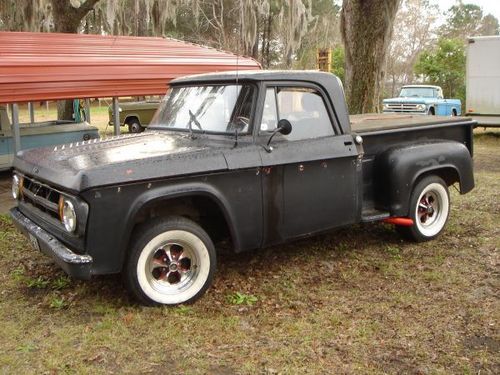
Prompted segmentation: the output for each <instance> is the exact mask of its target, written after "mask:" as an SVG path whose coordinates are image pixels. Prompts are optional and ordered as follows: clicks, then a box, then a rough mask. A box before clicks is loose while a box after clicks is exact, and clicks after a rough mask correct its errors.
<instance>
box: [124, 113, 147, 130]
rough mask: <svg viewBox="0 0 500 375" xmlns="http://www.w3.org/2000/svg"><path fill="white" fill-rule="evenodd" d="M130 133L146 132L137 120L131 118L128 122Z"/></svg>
mask: <svg viewBox="0 0 500 375" xmlns="http://www.w3.org/2000/svg"><path fill="white" fill-rule="evenodd" d="M127 125H128V131H129V132H130V133H141V132H143V131H144V128H143V127H142V126H141V123H140V122H139V120H138V119H137V118H135V117H134V118H131V119H129V120H127Z"/></svg>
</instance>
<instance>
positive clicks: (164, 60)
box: [0, 32, 260, 169]
mask: <svg viewBox="0 0 500 375" xmlns="http://www.w3.org/2000/svg"><path fill="white" fill-rule="evenodd" d="M0 56H1V57H0V105H5V104H11V105H12V106H11V113H12V126H9V123H10V121H9V123H8V122H7V119H8V118H7V117H5V116H6V113H5V116H4V117H3V120H4V121H3V124H2V131H1V132H0V148H1V150H0V169H5V168H9V167H10V165H11V160H12V158H13V154H14V153H15V152H17V151H20V150H22V149H26V148H31V147H34V146H37V145H38V146H47V145H54V144H59V143H71V142H75V143H76V142H80V141H82V140H83V138H82V137H83V136H84V135H85V134H90V137H91V138H94V137H97V136H98V132H97V129H96V128H93V127H90V126H89V125H88V124H86V123H80V124H78V123H73V124H71V123H70V124H66V125H62V124H60V123H55V122H54V123H52V124H48V123H44V124H42V127H43V128H41V127H40V128H37V127H34V126H33V127H32V126H22V125H20V124H19V116H18V112H19V109H18V106H17V103H32V102H38V101H45V100H63V99H73V98H80V99H88V98H101V97H113V98H114V99H113V108H114V116H115V117H118V99H117V98H118V97H122V96H144V95H163V94H165V92H166V89H167V85H168V82H170V81H171V80H172V79H174V78H177V77H180V76H183V75H186V74H193V73H206V72H218V71H227V70H233V69H236V68H240V69H260V65H259V63H258V62H256V61H255V60H253V59H250V58H244V57H238V56H236V55H234V54H231V53H227V52H223V51H219V50H216V49H213V48H208V47H203V46H199V45H195V44H191V43H186V42H182V41H179V40H174V39H167V38H139V37H123V36H102V35H83V34H58V33H25V32H0ZM87 104H88V102H87ZM32 107H33V106H32V105H30V108H32ZM32 118H33V116H32ZM88 120H89V121H88V122H90V119H88ZM31 122H34V121H33V120H32V121H31ZM9 128H10V129H9ZM114 130H115V134H119V133H120V127H119V123H118V124H117V125H115V127H114ZM82 131H83V132H84V133H83V134H81V132H82ZM58 133H65V134H64V136H63V137H62V134H58ZM34 134H37V137H35V138H33V135H34ZM56 134H58V135H56ZM25 136H26V139H24V137H25ZM61 137H62V138H61ZM22 138H23V139H22ZM28 138H29V139H28ZM86 138H87V137H86Z"/></svg>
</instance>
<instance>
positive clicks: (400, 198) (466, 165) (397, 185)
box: [375, 141, 474, 216]
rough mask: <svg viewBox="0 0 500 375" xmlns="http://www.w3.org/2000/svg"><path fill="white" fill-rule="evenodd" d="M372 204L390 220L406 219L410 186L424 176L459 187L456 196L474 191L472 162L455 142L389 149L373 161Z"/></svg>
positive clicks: (469, 156) (465, 149) (465, 148)
mask: <svg viewBox="0 0 500 375" xmlns="http://www.w3.org/2000/svg"><path fill="white" fill-rule="evenodd" d="M375 172H376V173H375V179H376V181H375V200H376V205H377V206H379V208H381V209H385V210H388V211H389V212H390V213H391V215H392V216H406V215H407V214H408V212H409V201H410V195H411V192H412V189H413V186H415V184H416V183H417V181H418V180H419V179H420V178H422V176H424V175H430V174H434V175H436V176H440V177H442V178H443V179H444V180H445V181H446V182H447V183H448V185H451V184H453V183H455V182H459V183H460V193H461V194H465V193H467V192H469V191H470V190H472V189H473V188H474V175H473V166H472V158H471V155H470V153H469V150H468V149H467V147H466V146H465V145H463V144H461V143H458V142H452V141H440V142H439V141H438V142H429V143H420V144H413V145H406V146H398V147H392V148H390V149H388V150H386V151H385V152H383V153H382V154H380V155H379V156H377V158H376V160H375Z"/></svg>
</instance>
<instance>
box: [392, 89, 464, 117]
mask: <svg viewBox="0 0 500 375" xmlns="http://www.w3.org/2000/svg"><path fill="white" fill-rule="evenodd" d="M383 112H384V113H403V114H405V113H406V114H420V115H439V116H460V114H461V102H460V99H444V96H443V89H442V88H441V87H439V86H432V85H406V86H403V87H402V88H401V92H400V93H399V96H398V97H397V98H390V99H384V101H383Z"/></svg>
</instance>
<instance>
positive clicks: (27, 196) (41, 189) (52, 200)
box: [21, 176, 61, 220]
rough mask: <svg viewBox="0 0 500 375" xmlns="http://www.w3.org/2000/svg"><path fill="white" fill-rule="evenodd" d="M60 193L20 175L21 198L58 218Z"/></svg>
mask: <svg viewBox="0 0 500 375" xmlns="http://www.w3.org/2000/svg"><path fill="white" fill-rule="evenodd" d="M60 198H61V193H60V192H58V191H57V190H55V189H53V188H51V187H50V186H48V185H45V184H43V183H41V182H38V181H36V180H34V179H32V178H29V177H26V176H22V190H21V200H22V201H23V202H25V203H29V204H31V205H32V206H33V207H35V208H36V209H38V210H40V211H42V212H44V213H45V214H47V215H50V216H51V217H53V218H55V219H57V220H59V204H60V203H59V200H60Z"/></svg>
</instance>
